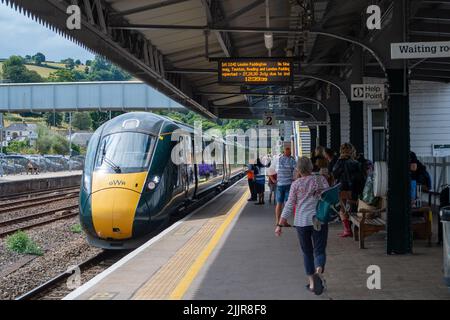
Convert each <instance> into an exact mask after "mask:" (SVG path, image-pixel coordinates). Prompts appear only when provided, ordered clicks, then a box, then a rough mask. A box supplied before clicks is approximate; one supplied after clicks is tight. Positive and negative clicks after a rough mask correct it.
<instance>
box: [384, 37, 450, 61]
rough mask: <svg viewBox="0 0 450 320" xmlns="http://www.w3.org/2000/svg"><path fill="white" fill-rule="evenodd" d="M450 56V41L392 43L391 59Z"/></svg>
mask: <svg viewBox="0 0 450 320" xmlns="http://www.w3.org/2000/svg"><path fill="white" fill-rule="evenodd" d="M447 57H450V41H436V42H404V43H391V59H425V58H447Z"/></svg>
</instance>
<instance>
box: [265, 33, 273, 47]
mask: <svg viewBox="0 0 450 320" xmlns="http://www.w3.org/2000/svg"><path fill="white" fill-rule="evenodd" d="M264 44H265V45H266V48H267V50H270V49H272V48H273V33H272V32H266V33H264Z"/></svg>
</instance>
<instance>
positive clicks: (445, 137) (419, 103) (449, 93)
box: [340, 78, 450, 157]
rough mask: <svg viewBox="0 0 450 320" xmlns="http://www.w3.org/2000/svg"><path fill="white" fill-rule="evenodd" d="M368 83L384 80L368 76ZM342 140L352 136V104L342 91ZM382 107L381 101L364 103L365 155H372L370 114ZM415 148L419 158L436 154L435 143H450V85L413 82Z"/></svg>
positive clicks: (412, 146)
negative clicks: (369, 133)
mask: <svg viewBox="0 0 450 320" xmlns="http://www.w3.org/2000/svg"><path fill="white" fill-rule="evenodd" d="M364 82H365V83H379V82H383V80H382V79H374V78H366V79H364ZM340 103H341V105H340V108H341V109H340V112H341V141H342V142H345V141H349V139H350V106H349V104H348V102H347V99H346V98H345V96H343V95H342V94H340ZM371 108H380V105H379V104H378V103H364V154H365V156H366V157H368V156H369V148H368V144H369V143H368V113H369V110H370V109H371ZM410 127H411V130H410V132H411V150H413V151H414V152H415V153H416V154H417V156H419V157H430V156H432V151H431V145H432V144H449V143H450V84H446V83H440V82H428V81H412V82H411V84H410Z"/></svg>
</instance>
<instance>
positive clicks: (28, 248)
mask: <svg viewBox="0 0 450 320" xmlns="http://www.w3.org/2000/svg"><path fill="white" fill-rule="evenodd" d="M6 247H7V248H8V250H10V251H14V252H18V253H25V254H32V255H36V256H41V255H43V251H42V249H41V248H40V247H39V246H38V245H37V244H36V243H35V242H34V241H33V240H31V239H30V237H29V236H28V235H27V234H26V233H25V232H23V231H21V230H19V231H17V232H16V233H14V234H12V235H10V236H8V237H7V238H6Z"/></svg>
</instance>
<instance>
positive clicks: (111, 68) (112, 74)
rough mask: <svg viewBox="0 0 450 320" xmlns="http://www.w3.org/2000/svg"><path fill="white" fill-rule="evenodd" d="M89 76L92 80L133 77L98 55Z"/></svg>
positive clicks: (116, 79) (127, 78)
mask: <svg viewBox="0 0 450 320" xmlns="http://www.w3.org/2000/svg"><path fill="white" fill-rule="evenodd" d="M88 78H89V80H90V81H125V80H129V79H131V76H130V75H129V74H128V73H126V72H125V71H123V70H122V69H120V68H118V67H116V66H115V65H113V64H111V63H110V62H109V61H107V60H106V59H103V58H102V57H100V56H96V57H95V59H94V61H92V64H91V66H90V73H89V77H88Z"/></svg>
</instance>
